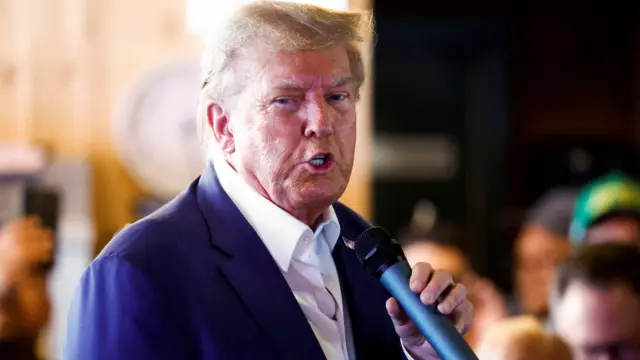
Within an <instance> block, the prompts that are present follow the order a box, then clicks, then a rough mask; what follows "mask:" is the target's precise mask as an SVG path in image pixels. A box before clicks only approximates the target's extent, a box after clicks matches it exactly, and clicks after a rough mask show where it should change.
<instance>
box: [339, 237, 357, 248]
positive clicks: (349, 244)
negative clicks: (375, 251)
mask: <svg viewBox="0 0 640 360" xmlns="http://www.w3.org/2000/svg"><path fill="white" fill-rule="evenodd" d="M342 241H343V242H344V245H345V246H346V247H348V248H349V249H351V250H355V248H356V242H355V241H353V240H349V239H347V238H346V237H344V236H343V237H342Z"/></svg>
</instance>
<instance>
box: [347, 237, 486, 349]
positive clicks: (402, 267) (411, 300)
mask: <svg viewBox="0 0 640 360" xmlns="http://www.w3.org/2000/svg"><path fill="white" fill-rule="evenodd" d="M354 246H355V252H356V256H357V257H358V260H359V261H360V263H361V264H362V265H363V266H364V268H365V270H366V271H367V272H368V273H369V274H370V275H372V276H374V277H376V278H378V279H379V280H380V282H381V283H382V285H383V286H384V287H385V288H386V289H387V290H388V291H389V292H390V293H391V295H392V296H393V297H394V298H395V299H396V300H397V301H398V303H399V304H400V306H402V308H403V309H404V311H405V313H407V315H408V316H409V318H410V319H411V320H412V321H413V323H414V324H415V325H416V327H417V328H418V330H420V333H422V335H424V337H425V338H426V339H427V341H428V342H429V344H431V346H432V347H433V348H434V350H435V351H436V352H437V353H438V355H439V356H440V358H442V359H443V360H478V358H477V357H476V355H475V354H474V353H473V351H472V350H471V348H470V347H469V345H468V344H467V342H466V341H465V340H464V338H463V337H462V335H460V334H459V333H458V331H457V330H456V329H455V328H454V326H453V324H452V323H451V321H449V319H448V318H447V317H446V316H444V315H442V314H441V313H440V312H439V311H438V310H437V308H436V306H434V305H431V306H427V305H424V304H423V303H422V302H421V301H420V295H419V294H416V293H414V292H413V291H411V289H410V288H409V278H410V277H411V267H410V266H409V264H408V263H407V260H406V258H405V256H404V253H403V252H402V248H400V245H399V244H398V243H397V242H395V240H393V238H392V237H391V235H389V233H387V232H386V231H385V230H384V229H382V228H380V227H372V228H370V229H368V230H366V231H365V232H363V233H362V234H361V235H360V236H359V237H358V239H356V241H355V245H354Z"/></svg>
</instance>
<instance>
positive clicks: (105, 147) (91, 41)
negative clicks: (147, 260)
mask: <svg viewBox="0 0 640 360" xmlns="http://www.w3.org/2000/svg"><path fill="white" fill-rule="evenodd" d="M185 6H186V0H161V1H158V0H0V141H7V140H16V141H30V142H38V143H45V144H47V145H49V146H51V148H52V149H53V150H54V151H55V153H56V155H57V156H61V157H85V158H89V159H90V160H91V164H92V166H93V169H94V171H93V176H94V204H95V209H94V210H95V216H96V220H97V227H98V229H97V231H98V238H99V244H98V246H99V247H100V246H101V245H103V244H104V243H105V242H106V241H107V240H108V238H109V237H110V236H111V234H112V233H113V232H114V231H117V230H118V229H119V228H121V227H122V226H123V225H124V224H126V223H127V222H130V221H132V220H133V214H132V208H133V206H134V204H135V201H136V200H137V199H139V198H140V197H141V196H142V195H143V191H142V190H141V189H140V188H139V187H138V185H136V184H135V183H134V182H133V181H132V179H131V178H130V176H129V175H128V173H127V171H126V169H125V168H124V167H123V165H122V162H121V161H120V159H118V155H117V153H116V152H115V148H114V144H113V138H112V117H113V113H114V106H115V105H116V103H117V102H118V100H119V99H120V97H121V96H122V94H123V92H124V91H125V90H127V88H128V87H129V86H130V85H131V84H132V83H133V82H134V81H135V80H136V79H137V77H138V76H139V75H140V74H141V73H142V72H144V71H145V70H147V69H148V68H150V67H152V66H154V65H157V64H158V63H161V62H163V61H165V60H166V59H167V58H175V57H197V56H199V52H200V47H201V44H200V42H199V40H198V39H197V38H196V37H195V36H193V35H191V34H188V32H187V30H186V26H185V24H184V18H185ZM367 6H368V2H366V1H362V0H357V1H355V2H354V7H356V8H363V7H367ZM367 50H368V49H367ZM369 54H370V51H368V52H367V54H366V58H367V59H370V55H369ZM370 87H371V81H370V80H369V81H368V82H367V84H365V89H364V91H363V94H364V96H363V100H362V101H361V103H360V105H359V106H360V109H359V110H360V119H359V121H360V122H359V124H358V131H359V132H360V133H359V139H358V149H357V161H358V164H356V167H355V169H354V173H353V176H352V183H351V185H350V187H349V188H348V190H347V192H346V193H345V195H344V199H343V200H344V201H345V202H346V203H348V204H350V205H352V206H353V207H354V208H355V209H356V210H357V211H359V212H360V213H362V214H363V215H364V216H368V215H369V214H370V206H371V205H370V196H369V193H370V185H369V183H370V182H369V170H368V163H369V154H370V151H369V149H370V140H369V138H370V136H371V135H370V116H371V115H370V106H371V104H370V96H368V94H369V93H370Z"/></svg>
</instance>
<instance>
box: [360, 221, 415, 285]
mask: <svg viewBox="0 0 640 360" xmlns="http://www.w3.org/2000/svg"><path fill="white" fill-rule="evenodd" d="M354 250H355V252H356V256H357V257H358V261H360V263H361V264H362V265H363V266H364V268H365V270H367V272H368V273H369V274H371V275H373V276H376V277H379V276H380V275H381V271H384V269H386V266H387V265H388V266H390V265H393V264H395V263H396V262H397V261H398V260H404V253H403V252H402V249H401V248H400V245H399V244H398V243H397V242H396V241H395V240H394V239H393V237H392V236H391V235H390V234H389V233H388V232H387V231H386V230H384V229H383V228H381V227H377V226H374V227H371V228H369V229H367V230H365V231H364V232H363V233H362V234H360V236H358V238H357V239H356V241H355V244H354Z"/></svg>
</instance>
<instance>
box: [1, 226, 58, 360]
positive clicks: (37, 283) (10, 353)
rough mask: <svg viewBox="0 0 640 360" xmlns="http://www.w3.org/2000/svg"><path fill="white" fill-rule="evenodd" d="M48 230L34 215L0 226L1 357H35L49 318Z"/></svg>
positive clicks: (30, 359) (50, 239)
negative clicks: (40, 335)
mask: <svg viewBox="0 0 640 360" xmlns="http://www.w3.org/2000/svg"><path fill="white" fill-rule="evenodd" d="M52 259H53V237H52V234H51V231H49V230H46V229H44V228H43V227H42V225H41V224H40V222H39V221H38V220H37V219H35V218H26V219H18V220H14V221H12V222H10V223H8V224H5V225H4V226H2V227H1V228H0V359H12V360H35V359H37V357H38V356H37V348H36V347H37V345H36V340H37V339H38V336H39V334H40V331H41V330H42V329H43V328H44V326H45V325H46V324H47V322H48V320H49V311H50V304H49V297H48V295H47V287H46V274H45V271H46V270H45V269H46V265H47V264H50V263H51V261H52Z"/></svg>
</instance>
